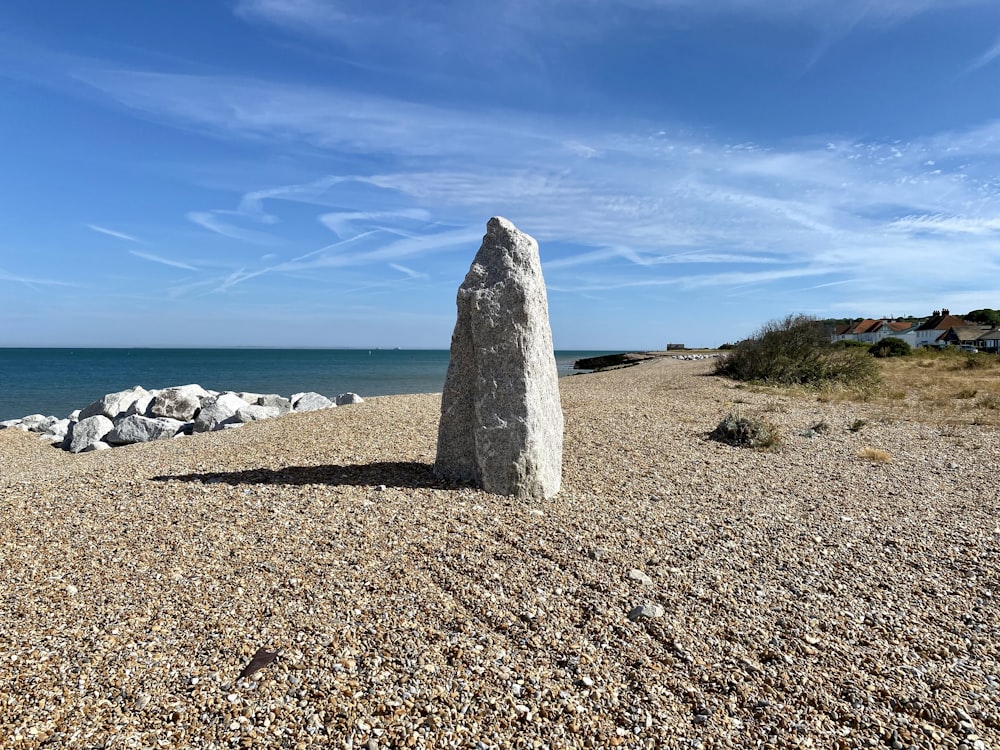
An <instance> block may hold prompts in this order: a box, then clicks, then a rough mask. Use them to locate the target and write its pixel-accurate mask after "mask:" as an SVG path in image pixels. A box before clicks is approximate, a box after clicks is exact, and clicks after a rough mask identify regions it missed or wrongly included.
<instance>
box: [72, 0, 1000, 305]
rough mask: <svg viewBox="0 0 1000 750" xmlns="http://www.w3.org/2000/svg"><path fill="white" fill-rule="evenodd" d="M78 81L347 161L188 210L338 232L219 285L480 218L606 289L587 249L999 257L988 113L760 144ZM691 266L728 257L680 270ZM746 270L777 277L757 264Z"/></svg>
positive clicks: (225, 81) (343, 97) (644, 277)
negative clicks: (494, 219) (953, 125)
mask: <svg viewBox="0 0 1000 750" xmlns="http://www.w3.org/2000/svg"><path fill="white" fill-rule="evenodd" d="M927 7H930V6H927ZM900 12H902V11H900ZM88 80H90V81H91V82H92V83H93V85H96V86H98V87H99V88H101V89H102V90H104V91H106V92H107V93H108V94H109V95H110V96H112V97H114V98H115V99H116V100H117V101H119V102H121V103H123V104H125V105H126V106H129V107H133V108H135V109H137V110H140V111H142V112H144V113H146V114H147V115H148V114H151V115H153V116H155V117H156V118H157V119H160V120H162V121H164V122H168V123H175V124H177V125H179V126H183V127H188V126H189V125H190V124H192V123H194V124H195V125H199V126H204V127H207V128H209V129H210V130H211V131H212V132H214V133H218V134H219V135H220V136H224V137H226V138H227V139H232V138H234V137H235V138H247V139H252V140H254V141H257V140H260V139H264V140H266V141H268V142H273V143H283V142H286V141H292V142H294V143H298V144H307V145H308V146H309V147H310V148H313V149H318V150H319V152H320V153H331V154H336V155H337V157H338V159H339V160H341V161H345V160H347V161H349V163H350V164H351V165H352V166H353V167H354V171H353V172H351V173H337V174H328V175H324V176H322V177H320V178H318V179H315V180H312V181H310V182H303V183H301V184H288V185H277V186H264V187H261V188H258V189H254V190H250V191H247V192H246V193H245V194H243V195H242V196H239V197H237V198H235V199H234V204H235V205H234V206H233V207H225V208H221V209H220V208H205V209H196V210H193V211H192V212H190V213H189V214H188V218H189V219H190V220H192V221H193V222H195V223H196V224H199V225H200V226H202V227H204V228H206V229H208V230H210V231H212V232H215V233H217V234H221V235H224V236H227V237H231V238H234V239H239V240H245V241H251V242H263V243H275V242H280V241H281V239H280V237H281V234H282V233H283V231H284V226H285V225H288V226H294V225H295V223H296V222H301V221H302V208H303V207H307V208H309V207H313V208H315V210H313V211H307V214H308V217H309V218H308V221H309V222H312V223H314V222H316V221H318V222H319V223H321V224H322V225H324V226H325V227H327V228H328V229H329V230H330V231H332V232H334V233H335V234H336V236H337V237H339V238H342V240H341V242H338V243H334V244H332V245H319V247H318V248H317V249H314V250H309V251H307V252H305V253H299V255H298V256H297V257H295V258H293V259H291V260H286V261H278V260H277V259H275V260H267V261H258V263H257V264H247V265H245V267H244V266H242V263H241V266H240V267H237V268H233V269H231V270H230V271H229V273H227V274H226V275H225V276H223V277H219V278H217V279H216V280H215V283H214V286H212V287H211V288H212V289H215V290H218V291H230V290H232V289H234V288H236V287H238V286H240V285H243V284H245V283H247V282H249V281H251V280H253V279H258V278H260V277H262V276H271V275H275V274H284V275H289V274H293V273H301V272H303V271H306V270H318V269H335V268H346V267H361V266H365V265H374V264H382V265H383V266H384V265H385V264H388V263H403V262H405V260H406V259H407V258H411V257H417V256H421V257H424V256H433V255H436V254H439V253H442V252H448V251H449V250H453V249H458V248H470V247H471V248H473V249H474V248H475V247H476V246H478V241H479V238H480V237H481V235H482V226H483V224H484V223H485V220H486V218H488V217H489V216H491V215H496V214H499V215H504V216H507V217H508V218H510V219H512V220H513V221H515V223H517V224H518V225H519V226H521V227H522V228H524V229H525V230H526V231H530V232H531V233H532V234H534V235H535V236H536V237H537V238H538V239H539V240H540V242H541V243H542V257H543V261H544V263H545V268H546V270H547V272H551V273H552V274H553V278H552V280H551V281H552V283H553V284H554V285H556V286H558V287H559V288H565V289H574V288H575V289H578V290H593V289H598V288H611V287H610V286H607V284H606V282H607V281H608V279H607V278H603V279H598V280H596V281H592V280H588V279H587V278H586V277H585V276H583V275H581V274H582V273H583V272H584V271H585V270H586V269H588V267H594V266H601V265H602V264H604V265H605V266H606V265H607V264H614V265H613V267H614V269H615V271H616V272H619V273H622V274H625V276H624V277H622V278H620V279H618V280H617V281H616V282H615V283H617V284H620V285H623V286H627V285H630V284H640V285H657V284H661V285H668V284H681V285H682V287H683V288H697V287H698V286H699V285H701V286H704V285H707V284H731V285H733V286H734V287H735V286H740V285H744V284H775V285H777V284H780V283H782V282H783V280H785V279H787V278H794V277H795V275H796V274H803V275H815V274H818V273H824V274H825V273H828V274H831V275H833V276H836V274H837V273H840V274H841V275H848V276H849V277H850V278H859V277H860V278H880V279H882V280H883V283H888V282H887V280H888V279H893V278H897V279H901V278H902V271H901V269H903V268H905V267H912V264H913V263H914V262H920V261H921V260H924V259H926V260H927V262H931V263H934V265H935V266H938V265H940V264H939V263H936V262H935V261H933V260H931V259H934V258H940V257H946V256H947V255H949V254H950V253H951V252H952V250H951V249H949V246H948V243H949V242H951V241H952V238H954V237H956V236H959V235H961V236H963V237H964V238H965V241H964V242H963V253H964V257H966V258H967V262H968V263H971V264H980V265H981V266H984V267H986V266H991V265H992V264H993V263H995V262H997V261H998V259H1000V249H998V248H997V246H996V245H995V243H994V242H993V241H992V239H993V238H992V233H993V231H994V229H995V228H996V227H997V226H998V225H1000V184H998V183H997V182H996V180H995V167H996V163H997V159H998V157H1000V122H990V123H984V124H983V125H981V126H978V127H974V128H969V129H966V130H961V131H954V132H947V133H936V134H929V135H927V136H926V137H923V138H919V139H913V140H910V141H906V142H895V141H893V142H880V141H858V140H852V139H840V140H837V139H833V140H831V139H829V138H824V139H820V138H816V139H800V140H799V141H797V142H795V143H792V144H771V145H769V146H764V145H761V144H755V143H742V142H741V143H728V142H725V141H713V140H711V139H709V138H706V137H696V136H694V135H692V134H690V133H689V132H682V131H674V130H671V129H666V128H657V129H651V128H648V127H644V126H642V125H640V124H637V123H633V124H631V125H628V124H622V123H618V124H617V126H616V127H615V128H614V129H610V128H609V127H597V126H596V125H593V124H588V123H584V122H580V121H579V120H566V121H562V120H559V119H553V118H548V117H538V116H530V115H526V114H524V113H504V116H503V117H499V116H498V115H497V113H496V112H482V111H478V110H476V111H466V110H462V109H457V108H454V107H437V106H430V105H414V104H412V103H410V102H405V101H399V100H394V99H388V98H384V97H371V96H367V95H364V94H359V93H357V92H345V91H341V90H338V89H331V88H321V87H304V86H297V87H291V88H289V87H284V86H280V85H278V84H274V83H271V82H267V81H254V80H248V79H233V78H220V77H212V76H206V77H199V76H187V75H185V76H178V75H167V74H146V73H130V72H127V71H116V72H113V73H107V72H104V73H100V74H95V75H90V76H88ZM220 102H225V105H224V106H223V105H220ZM567 144H574V145H573V147H572V148H568V147H567ZM360 196H363V197H360ZM248 226H249V227H259V226H266V227H268V228H269V231H267V232H264V231H261V230H258V229H251V228H248ZM272 232H273V234H272ZM343 242H347V243H349V245H344V244H342V243H343ZM552 243H556V244H552ZM697 263H700V264H705V265H708V264H714V265H716V266H722V265H731V266H733V267H734V268H735V269H737V270H736V273H735V274H729V275H725V274H721V275H720V274H703V275H697V274H695V275H690V274H682V273H679V271H680V269H681V267H684V266H688V265H690V264H697ZM762 265H770V266H774V267H775V270H777V271H780V272H777V273H774V274H770V275H769V274H767V273H757V272H756V271H759V270H761V269H760V268H759V267H760V266H762ZM755 266H756V267H757V269H756V271H755V270H754V268H753V267H755ZM608 267H610V266H608ZM778 267H780V268H778ZM397 270H398V269H397ZM956 273H957V272H956ZM629 274H632V275H631V276H629ZM745 274H750V275H745ZM951 277H952V272H951V271H950V270H949V269H947V268H945V269H942V270H941V272H940V273H939V274H936V279H937V280H938V281H940V282H942V283H944V282H945V281H947V280H949V279H950V278H951ZM955 278H957V276H956V277H955ZM679 279H685V281H683V282H681V281H678V280H679ZM900 283H902V281H901V282H900ZM602 285H603V286H602Z"/></svg>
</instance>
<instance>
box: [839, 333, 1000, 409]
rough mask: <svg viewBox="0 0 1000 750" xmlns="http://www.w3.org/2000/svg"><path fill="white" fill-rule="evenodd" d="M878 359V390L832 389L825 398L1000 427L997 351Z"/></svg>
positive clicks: (918, 352) (923, 352) (920, 352)
mask: <svg viewBox="0 0 1000 750" xmlns="http://www.w3.org/2000/svg"><path fill="white" fill-rule="evenodd" d="M877 361H878V364H879V368H880V370H881V375H882V384H881V386H880V387H879V388H878V389H877V390H876V391H875V393H874V394H864V395H860V394H855V393H851V392H850V391H848V390H839V391H828V392H826V393H825V394H824V396H825V399H824V400H826V401H834V402H837V401H840V402H843V401H853V402H865V403H872V404H875V405H878V406H881V407H883V408H884V409H885V411H886V413H887V414H889V415H891V416H892V417H893V418H895V419H900V420H906V421H911V422H921V423H923V424H932V425H936V426H942V425H949V424H977V425H990V426H1000V357H998V356H997V355H995V354H983V353H979V354H967V353H965V352H949V351H947V350H945V351H940V352H939V351H927V350H924V349H920V350H916V351H914V353H913V354H912V355H911V356H909V357H893V358H890V359H881V360H877ZM969 362H972V363H973V364H971V365H970V364H968V363H969Z"/></svg>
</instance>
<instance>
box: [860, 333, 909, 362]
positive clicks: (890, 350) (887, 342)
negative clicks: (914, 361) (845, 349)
mask: <svg viewBox="0 0 1000 750" xmlns="http://www.w3.org/2000/svg"><path fill="white" fill-rule="evenodd" d="M843 343H845V344H846V343H848V342H846V341H845V342H843ZM850 343H852V344H853V343H858V344H861V345H862V346H864V344H862V343H861V342H860V341H857V342H855V341H852V342H850ZM912 350H913V347H911V346H910V345H909V344H907V343H906V342H905V341H903V339H898V338H896V337H895V336H889V337H888V338H884V339H882V340H881V341H879V342H878V343H876V344H872V345H871V347H870V348H869V349H868V353H869V354H871V355H872V356H873V357H878V358H879V359H886V358H887V357H906V356H908V355H909V354H910V352H911V351H912Z"/></svg>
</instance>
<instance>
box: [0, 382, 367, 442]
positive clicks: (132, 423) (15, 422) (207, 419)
mask: <svg viewBox="0 0 1000 750" xmlns="http://www.w3.org/2000/svg"><path fill="white" fill-rule="evenodd" d="M363 400H364V399H362V398H361V396H359V395H358V394H356V393H342V394H340V395H339V396H337V398H336V399H329V398H327V397H326V396H321V395H320V394H318V393H313V392H308V393H296V394H293V395H292V396H290V397H288V398H285V397H284V396H279V395H277V394H260V393H248V392H240V393H235V392H233V391H225V392H220V391H207V390H205V389H204V388H202V387H201V386H200V385H181V386H174V387H172V388H162V389H159V390H146V389H145V388H143V387H142V386H140V385H137V386H135V387H133V388H129V389H127V390H124V391H118V392H117V393H109V394H107V395H105V396H103V397H102V398H99V399H98V400H97V401H94V402H93V403H92V404H90V405H89V406H87V407H85V408H83V409H78V410H76V411H74V412H73V413H72V414H70V415H69V416H68V417H66V418H65V419H58V418H56V417H51V416H45V415H43V414H29V415H28V416H26V417H22V418H21V419H9V420H6V421H4V422H0V430H2V429H5V428H15V429H20V430H24V431H26V432H35V433H38V434H40V435H41V437H42V439H44V440H48V441H50V442H51V443H52V444H53V445H55V446H56V447H58V448H62V449H63V450H68V451H71V452H72V453H83V452H86V451H98V450H107V449H108V448H114V447H116V446H119V445H130V444H132V443H148V442H149V441H151V440H162V439H164V438H173V437H178V436H181V435H190V434H192V433H195V432H212V431H214V430H225V429H230V428H233V427H239V426H240V425H242V424H246V423H247V422H256V421H257V420H259V419H271V418H272V417H280V416H281V415H282V414H288V413H289V412H293V411H315V410H316V409H330V408H332V407H336V406H345V405H347V404H359V403H361V402H362V401H363Z"/></svg>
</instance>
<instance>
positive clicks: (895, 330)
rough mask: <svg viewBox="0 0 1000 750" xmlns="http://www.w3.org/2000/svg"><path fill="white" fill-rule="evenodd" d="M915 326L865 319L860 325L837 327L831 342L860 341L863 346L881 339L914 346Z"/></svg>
mask: <svg viewBox="0 0 1000 750" xmlns="http://www.w3.org/2000/svg"><path fill="white" fill-rule="evenodd" d="M915 329H916V324H914V323H906V322H904V321H898V320H887V319H885V318H880V319H879V320H874V319H872V318H866V319H865V320H862V321H861V322H860V323H847V324H844V325H839V326H837V327H836V328H835V329H834V331H833V338H832V340H833V341H861V342H862V343H865V344H877V343H878V342H879V341H881V340H882V339H886V338H889V337H890V336H892V337H893V338H898V339H902V340H903V341H905V342H906V343H907V344H909V345H910V346H916V340H917V339H916V334H915V333H914V331H915Z"/></svg>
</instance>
